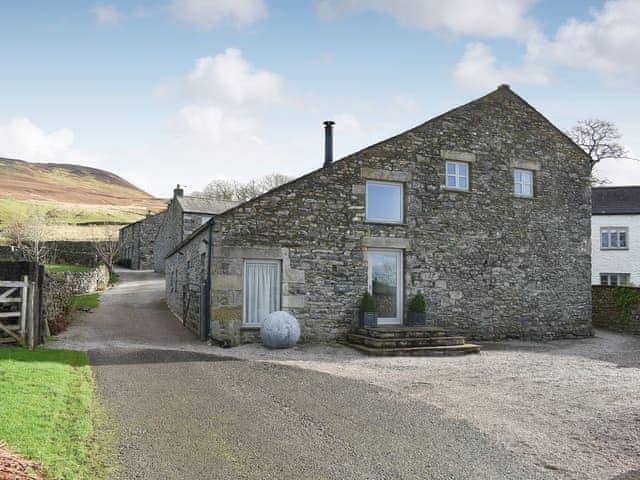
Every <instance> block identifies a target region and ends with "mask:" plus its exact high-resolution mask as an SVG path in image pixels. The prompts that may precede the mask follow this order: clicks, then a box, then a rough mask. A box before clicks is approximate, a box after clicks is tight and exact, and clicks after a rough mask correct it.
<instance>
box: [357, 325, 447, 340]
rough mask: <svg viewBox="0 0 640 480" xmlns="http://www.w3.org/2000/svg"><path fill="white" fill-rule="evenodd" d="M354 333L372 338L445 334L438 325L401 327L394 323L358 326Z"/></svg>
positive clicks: (424, 336) (440, 335)
mask: <svg viewBox="0 0 640 480" xmlns="http://www.w3.org/2000/svg"><path fill="white" fill-rule="evenodd" d="M355 333H357V334H359V335H364V336H366V337H372V338H432V337H444V336H446V333H445V330H444V329H443V328H440V327H403V326H396V325H390V326H378V327H365V328H359V329H357V330H356V332H355Z"/></svg>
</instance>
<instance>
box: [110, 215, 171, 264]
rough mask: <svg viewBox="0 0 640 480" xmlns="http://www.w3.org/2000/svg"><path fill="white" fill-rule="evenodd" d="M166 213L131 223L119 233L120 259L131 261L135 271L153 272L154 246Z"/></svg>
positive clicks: (148, 216)
mask: <svg viewBox="0 0 640 480" xmlns="http://www.w3.org/2000/svg"><path fill="white" fill-rule="evenodd" d="M164 213H165V212H160V213H158V214H156V215H151V214H149V215H147V216H146V217H145V218H143V219H142V220H139V221H137V222H135V223H130V224H129V225H126V226H124V227H122V228H121V229H120V231H119V232H118V241H119V242H120V258H123V259H128V260H130V261H131V268H132V269H134V270H153V265H154V245H155V241H156V236H157V235H158V230H159V229H160V226H161V225H162V220H163V219H164Z"/></svg>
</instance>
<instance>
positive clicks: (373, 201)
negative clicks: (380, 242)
mask: <svg viewBox="0 0 640 480" xmlns="http://www.w3.org/2000/svg"><path fill="white" fill-rule="evenodd" d="M402 190H403V189H402V184H401V183H390V182H367V199H366V204H367V205H366V216H367V221H369V222H388V223H402V216H403V215H402V213H403V210H404V204H403V203H404V202H403V198H402V197H403V192H402Z"/></svg>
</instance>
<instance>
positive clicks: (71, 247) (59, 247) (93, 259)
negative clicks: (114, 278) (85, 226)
mask: <svg viewBox="0 0 640 480" xmlns="http://www.w3.org/2000/svg"><path fill="white" fill-rule="evenodd" d="M45 244H46V245H47V247H49V249H50V251H51V255H52V260H51V263H67V264H71V265H84V266H87V267H95V266H96V265H97V263H98V258H97V255H96V250H95V246H94V243H93V242H86V241H77V242H76V241H55V242H45ZM22 260H24V258H23V256H22V254H21V253H20V251H19V250H17V249H16V248H13V247H11V246H9V245H0V261H22Z"/></svg>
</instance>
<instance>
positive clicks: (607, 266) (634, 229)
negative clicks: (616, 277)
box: [591, 215, 640, 285]
mask: <svg viewBox="0 0 640 480" xmlns="http://www.w3.org/2000/svg"><path fill="white" fill-rule="evenodd" d="M600 227H627V228H628V229H629V237H628V239H627V244H628V245H629V249H628V250H600ZM601 273H629V274H630V275H631V277H630V280H631V282H632V283H633V284H635V285H640V215H593V216H592V217H591V283H592V284H593V285H599V284H600V274H601Z"/></svg>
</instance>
